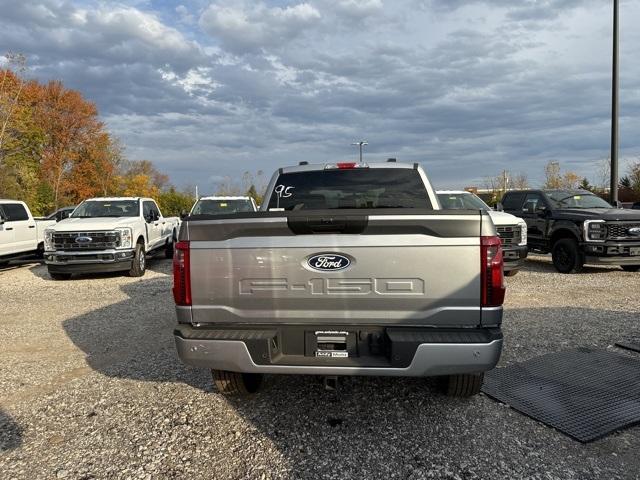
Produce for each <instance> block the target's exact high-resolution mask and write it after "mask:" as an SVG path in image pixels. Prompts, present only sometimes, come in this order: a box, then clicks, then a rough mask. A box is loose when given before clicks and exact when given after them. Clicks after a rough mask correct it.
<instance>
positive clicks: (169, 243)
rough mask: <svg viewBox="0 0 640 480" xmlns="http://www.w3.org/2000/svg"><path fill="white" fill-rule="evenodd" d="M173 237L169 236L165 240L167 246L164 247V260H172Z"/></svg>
mask: <svg viewBox="0 0 640 480" xmlns="http://www.w3.org/2000/svg"><path fill="white" fill-rule="evenodd" d="M174 239H175V237H174V236H173V235H171V238H170V239H168V240H167V245H166V246H165V247H164V256H165V258H173V244H174V242H175V240H174Z"/></svg>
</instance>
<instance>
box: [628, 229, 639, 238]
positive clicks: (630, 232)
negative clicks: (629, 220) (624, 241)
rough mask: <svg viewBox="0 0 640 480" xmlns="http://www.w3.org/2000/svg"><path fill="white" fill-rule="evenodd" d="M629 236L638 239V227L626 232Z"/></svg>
mask: <svg viewBox="0 0 640 480" xmlns="http://www.w3.org/2000/svg"><path fill="white" fill-rule="evenodd" d="M628 232H629V235H633V236H634V237H640V227H633V228H630V229H629V230H628Z"/></svg>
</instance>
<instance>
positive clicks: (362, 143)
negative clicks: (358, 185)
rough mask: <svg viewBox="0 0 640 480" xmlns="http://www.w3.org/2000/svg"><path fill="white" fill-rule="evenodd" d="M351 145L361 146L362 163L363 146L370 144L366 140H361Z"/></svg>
mask: <svg viewBox="0 0 640 480" xmlns="http://www.w3.org/2000/svg"><path fill="white" fill-rule="evenodd" d="M351 145H357V146H358V147H360V163H362V147H364V146H365V145H369V144H368V143H367V142H366V141H364V140H361V141H359V142H355V143H352V144H351Z"/></svg>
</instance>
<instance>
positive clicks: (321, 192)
mask: <svg viewBox="0 0 640 480" xmlns="http://www.w3.org/2000/svg"><path fill="white" fill-rule="evenodd" d="M272 208H278V209H280V208H283V209H285V210H332V209H345V208H425V209H431V208H432V206H431V202H430V201H429V198H428V196H427V190H426V188H425V186H424V183H423V182H422V178H421V177H420V174H419V173H418V171H417V170H415V169H409V168H372V169H367V168H354V169H344V170H341V169H331V170H315V171H309V172H292V173H284V174H281V175H280V176H279V177H278V179H277V181H276V183H275V188H274V190H273V192H272V194H271V198H270V199H269V209H272Z"/></svg>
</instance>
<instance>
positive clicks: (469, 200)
mask: <svg viewBox="0 0 640 480" xmlns="http://www.w3.org/2000/svg"><path fill="white" fill-rule="evenodd" d="M438 200H440V205H442V208H444V209H446V210H486V211H489V210H491V208H489V205H487V204H486V203H484V202H483V201H482V200H481V199H480V198H479V197H477V196H475V195H474V194H473V193H439V194H438Z"/></svg>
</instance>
